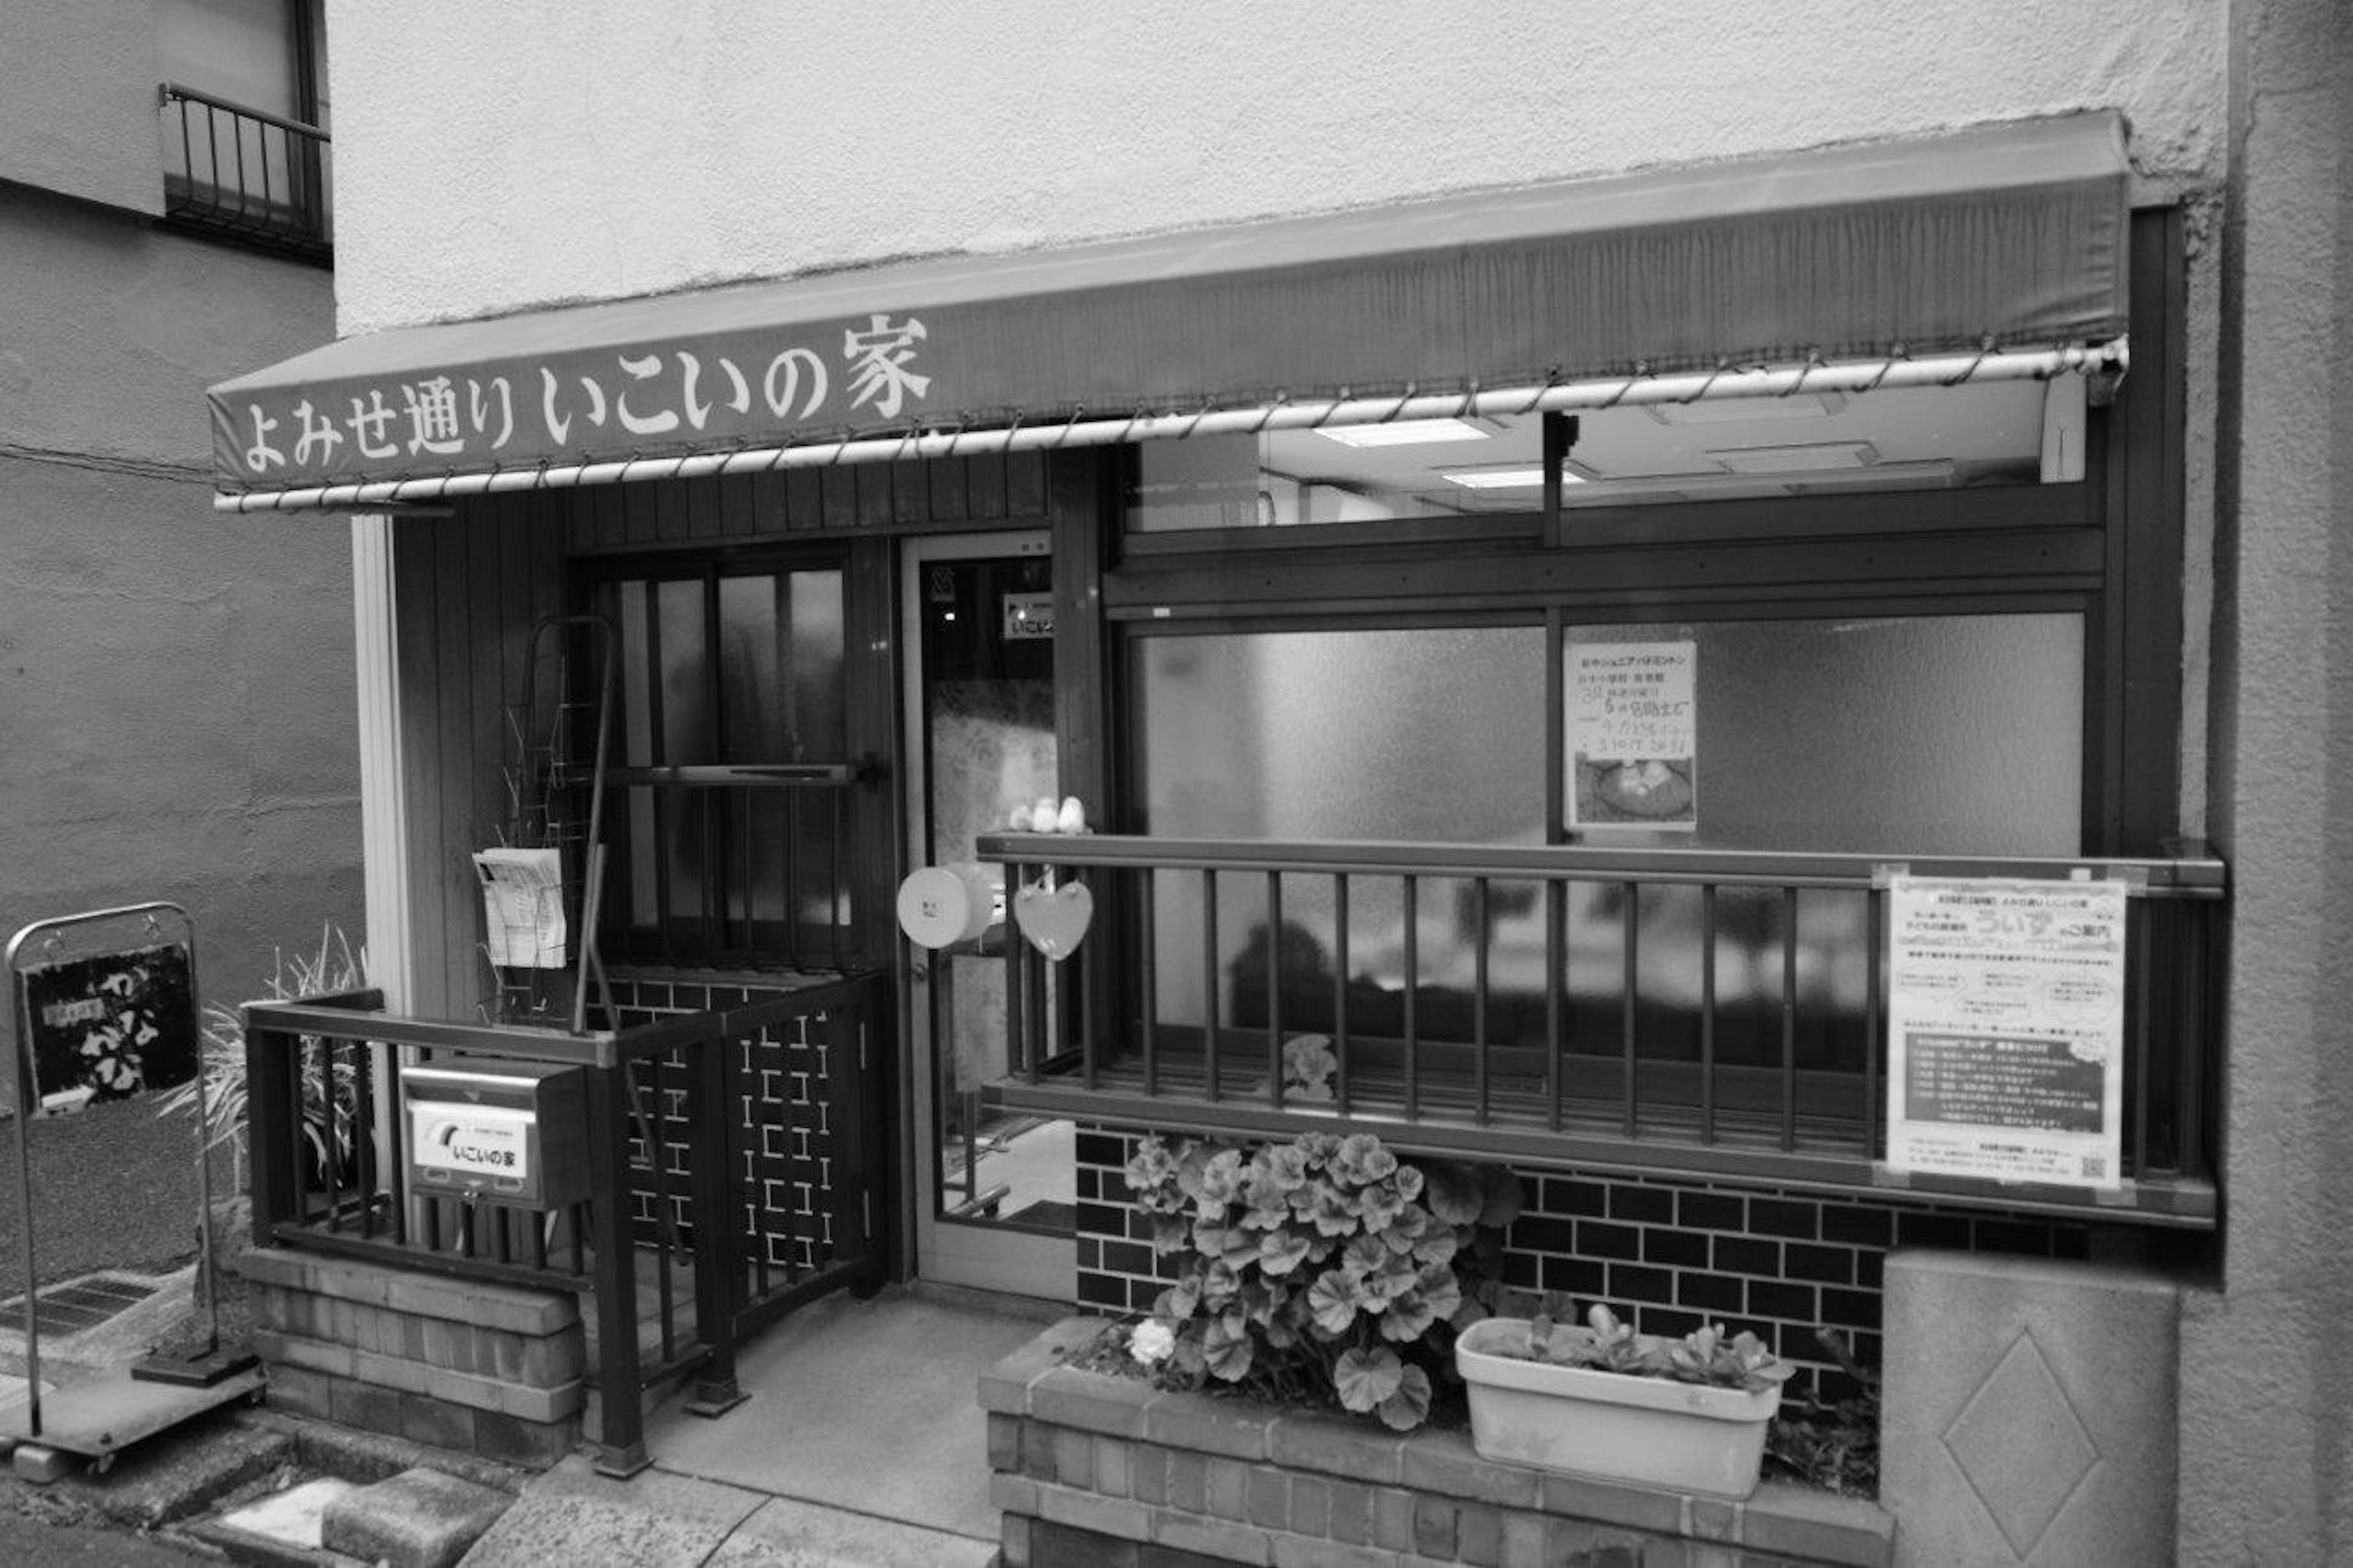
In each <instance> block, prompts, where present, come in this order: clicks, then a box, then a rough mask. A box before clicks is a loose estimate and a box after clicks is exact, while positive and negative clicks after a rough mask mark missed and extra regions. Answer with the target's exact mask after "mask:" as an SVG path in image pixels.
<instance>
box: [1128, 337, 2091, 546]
mask: <svg viewBox="0 0 2353 1568" xmlns="http://www.w3.org/2000/svg"><path fill="white" fill-rule="evenodd" d="M2083 423H2084V384H2083V379H2082V378H2081V377H2080V376H2072V375H2068V376H2060V377H2057V378H2056V379H2054V380H2052V381H2050V382H2034V381H2019V382H1989V383H1986V384H1980V385H1972V386H1957V387H1901V388H1892V389H1883V390H1881V391H1878V392H1873V393H1870V394H1867V395H1852V396H1849V395H1841V394H1838V393H1824V394H1819V395H1817V394H1812V393H1801V394H1799V395H1796V396H1792V397H1765V398H1725V399H1721V400H1715V401H1709V402H1704V403H1695V404H1689V405H1657V406H1643V407H1621V408H1605V409H1599V410H1594V411H1592V412H1588V413H1586V414H1583V415H1581V416H1578V426H1577V442H1576V445H1575V446H1574V447H1573V448H1572V449H1571V451H1570V454H1569V460H1568V464H1567V468H1565V469H1564V470H1563V474H1562V478H1563V480H1564V484H1563V489H1562V492H1561V503H1562V505H1563V506H1564V507H1567V508H1582V507H1596V506H1625V505H1630V504H1640V503H1643V502H1659V501H1683V500H1725V499H1733V498H1737V497H1743V496H1777V495H1810V494H1820V493H1823V492H1826V491H1832V490H1848V489H1868V490H1913V489H1961V488H1968V487H1973V486H1978V485H1990V484H2032V483H2034V482H2035V481H2036V480H2037V479H2081V478H2082V477H2083V475H2082V472H2081V469H2082V462H2083V439H2082V429H2083ZM1542 441H1543V420H1542V418H1541V417H1540V416H1535V415H1527V416H1504V417H1499V418H1466V419H1422V420H1409V421H1399V422H1398V423H1395V424H1389V425H1368V426H1332V427H1329V428H1325V429H1321V430H1276V431H1268V432H1264V433H1261V434H1260V435H1256V436H1249V435H1236V436H1210V437H1196V438H1193V439H1190V440H1170V441H1146V442H1143V443H1141V444H1139V445H1138V446H1136V447H1134V448H1133V450H1134V468H1133V470H1132V473H1131V476H1130V482H1129V489H1128V498H1127V505H1128V512H1127V519H1128V527H1129V528H1130V529H1131V530H1133V531H1137V532H1145V533H1158V532H1175V531H1192V530H1208V529H1218V530H1224V529H1240V528H1286V527H1295V526H1298V525H1301V524H1316V523H1347V522H1376V521H1383V520H1386V519H1392V518H1427V519H1444V518H1471V517H1480V516H1488V515H1495V514H1512V513H1520V514H1527V513H1533V512H1535V511H1537V510H1540V509H1541V508H1542V506H1543V504H1544V469H1543V447H1542Z"/></svg>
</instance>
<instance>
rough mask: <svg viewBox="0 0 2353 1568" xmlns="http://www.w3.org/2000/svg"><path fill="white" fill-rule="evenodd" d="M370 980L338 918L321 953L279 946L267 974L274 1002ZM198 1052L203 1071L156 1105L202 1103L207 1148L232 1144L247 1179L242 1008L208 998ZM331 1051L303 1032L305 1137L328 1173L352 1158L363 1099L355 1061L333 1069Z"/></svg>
mask: <svg viewBox="0 0 2353 1568" xmlns="http://www.w3.org/2000/svg"><path fill="white" fill-rule="evenodd" d="M267 984H268V988H269V1000H270V1001H273V1002H292V1001H298V1000H300V999H301V998H302V997H306V996H330V995H333V994H336V993H338V992H343V991H355V990H357V989H359V988H360V987H361V986H363V985H365V984H367V953H366V951H365V950H364V949H357V950H355V949H353V946H352V945H351V943H350V942H349V941H347V940H346V939H345V938H344V936H343V932H342V931H337V930H335V929H334V928H333V927H332V926H326V927H322V928H321V930H320V932H319V951H318V952H315V953H310V952H295V953H293V954H292V955H289V954H287V953H286V952H284V950H282V949H281V950H280V951H279V952H278V953H277V957H276V968H275V971H274V972H273V973H271V975H270V977H269V981H268V982H267ZM199 1055H200V1058H201V1059H200V1060H199V1063H198V1066H197V1071H196V1076H195V1078H192V1079H189V1080H188V1081H187V1082H186V1083H184V1084H182V1085H180V1086H179V1087H178V1088H177V1089H174V1090H172V1091H171V1092H170V1093H169V1094H167V1095H165V1096H164V1098H163V1099H162V1100H159V1101H157V1103H156V1108H155V1113H156V1114H157V1115H158V1116H194V1115H197V1114H199V1107H201V1108H202V1109H201V1114H202V1116H203V1118H204V1124H205V1147H206V1150H207V1151H208V1152H209V1151H212V1150H216V1149H221V1148H227V1149H228V1150H230V1151H231V1154H232V1158H233V1159H234V1160H235V1162H236V1172H237V1185H238V1186H240V1187H242V1186H243V1185H244V1182H245V1161H246V1151H247V1140H248V1128H247V1119H246V1100H247V1093H246V1090H247V1084H246V1070H245V1021H244V1019H243V1018H242V1017H240V1016H238V1013H237V1009H236V1008H234V1007H228V1006H224V1005H221V1004H220V1003H218V1002H207V1003H206V1004H205V1010H204V1024H203V1047H202V1050H201V1052H200V1053H199ZM327 1057H328V1052H327V1051H325V1050H324V1049H322V1048H321V1047H320V1045H319V1043H318V1042H317V1041H316V1040H314V1039H312V1038H310V1037H305V1038H304V1039H303V1041H302V1051H301V1059H302V1141H303V1142H304V1143H305V1144H307V1145H308V1146H309V1149H310V1152H311V1163H312V1165H313V1168H314V1169H315V1170H317V1171H319V1172H322V1173H323V1172H326V1171H329V1170H341V1169H343V1168H344V1167H346V1166H348V1165H349V1163H350V1162H351V1159H352V1154H353V1138H354V1136H355V1128H354V1122H353V1119H354V1117H355V1116H356V1114H357V1110H358V1101H359V1092H358V1086H357V1084H356V1083H355V1082H354V1080H353V1070H354V1069H353V1063H351V1062H350V1061H348V1060H345V1061H339V1062H337V1063H335V1064H334V1066H333V1068H332V1071H331V1070H330V1068H329V1066H328V1062H327Z"/></svg>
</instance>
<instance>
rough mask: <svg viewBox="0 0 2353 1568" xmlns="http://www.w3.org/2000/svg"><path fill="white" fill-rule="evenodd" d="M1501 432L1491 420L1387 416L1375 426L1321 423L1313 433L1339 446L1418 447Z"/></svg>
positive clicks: (1484, 437) (1485, 436) (1474, 439)
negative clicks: (1393, 417)
mask: <svg viewBox="0 0 2353 1568" xmlns="http://www.w3.org/2000/svg"><path fill="white" fill-rule="evenodd" d="M1502 431H1503V426H1500V425H1497V424H1496V423H1495V422H1494V421H1493V420H1492V419H1391V420H1388V421H1386V422H1384V423H1381V424H1377V425H1325V426H1319V427H1317V429H1316V432H1315V433H1316V434H1317V435H1318V436H1321V437H1324V438H1325V439H1327V440H1332V441H1337V442H1339V443H1340V445H1342V446H1343V447H1421V446H1429V445H1433V444H1435V443H1437V442H1440V441H1483V440H1485V439H1487V437H1490V436H1495V435H1500V434H1501V433H1502Z"/></svg>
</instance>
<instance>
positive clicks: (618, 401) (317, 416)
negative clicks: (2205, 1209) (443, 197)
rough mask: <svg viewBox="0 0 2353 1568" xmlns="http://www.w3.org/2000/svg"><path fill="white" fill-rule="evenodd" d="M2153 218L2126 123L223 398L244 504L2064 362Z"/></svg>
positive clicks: (2112, 351) (895, 267) (589, 313)
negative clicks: (2137, 178)
mask: <svg viewBox="0 0 2353 1568" xmlns="http://www.w3.org/2000/svg"><path fill="white" fill-rule="evenodd" d="M2127 217H2128V214H2127V208H2126V162H2125V146H2124V128H2123V124H2122V121H2120V120H2119V118H2118V117H2117V116H2116V115H2115V114H2114V113H2112V112H2102V113H2096V114H2083V115H2071V116H2064V117H2061V118H2055V119H2048V120H2037V121H2019V122H2014V123H2010V124H2004V125H1998V126H1991V127H1986V128H1981V129H1976V130H1970V131H1965V132H1957V133H1955V134H1952V135H1948V136H1943V137H1938V138H1935V139H1933V140H1924V141H1911V142H1887V143H1880V144H1873V145H1867V146H1852V147H1839V148H1831V149H1828V150H1823V151H1817V152H1810V153H1793V154H1788V155H1784V156H1779V157H1772V158H1757V159H1745V160H1740V161H1736V162H1731V163H1716V164H1709V165H1705V166H1702V167H1696V168H1684V169H1674V170H1666V171H1660V172H1655V173H1650V174H1630V175H1622V176H1617V177H1612V178H1609V179H1599V180H1585V181H1576V182H1568V183H1561V184H1547V185H1540V186H1532V187H1527V188H1524V189H1516V190H1507V191H1493V192H1482V193H1476V194H1472V195H1459V196H1451V197H1447V198H1444V199H1442V200H1434V201H1425V202H1416V203H1409V204H1404V205H1395V206H1388V207H1380V208H1371V209H1366V210H1363V211H1356V212H1347V213H1339V214H1330V215H1324V216H1315V217H1307V218H1293V219H1282V220H1275V221H1270V222H1263V223H1255V224H1246V225H1239V226H1227V227H1219V228H1208V229H1198V230H1190V231H1186V232H1183V233H1177V234H1170V235H1162V236H1155V237H1146V238H1139V239H1131V240H1121V241H1114V242H1110V243H1105V244H1099V245H1091V246H1084V247H1072V248H1069V249H1063V250H1052V251H1041V252H1033V253H1025V254H1020V255H1011V256H989V257H968V256H955V257H943V258H933V259H927V260H922V261H911V262H902V263H894V264H892V265H888V266H881V267H875V268H865V269H861V270H857V271H849V272H841V273H834V274H827V275H821V276H812V277H803V278H796V279H787V280H784V281H781V282H771V283H758V284H746V285H739V286H733V287H727V288H715V289H702V290H698V291H695V292H691V293H681V294H674V295H665V296H660V297H657V298H650V299H640V300H621V301H616V302H612V303H607V304H596V305H581V306H567V307H563V308H559V309H554V310H534V311H530V312H526V313H522V314H518V315H513V316H506V317H501V318H498V319H494V320H488V321H459V322H451V323H447V324H442V325H435V326H426V327H415V328H406V329H401V330H396V331H385V332H377V333H372V334H369V335H366V336H363V337H357V338H349V339H344V340H343V341H340V342H332V343H329V344H327V345H326V346H324V347H322V348H319V349H315V350H312V351H311V352H310V353H304V354H300V355H297V356H296V357H294V358H292V359H290V360H287V361H285V362H283V363H279V364H276V365H272V366H269V368H267V369H265V370H261V371H257V372H255V373H253V374H249V375H245V376H240V377H237V379H235V380H233V381H228V382H224V383H222V384H219V385H218V386H216V387H214V388H212V389H211V391H210V393H209V394H208V396H209V399H210V402H211V405H212V415H213V432H214V461H215V472H216V484H217V488H218V489H219V490H220V491H221V496H220V500H219V502H218V504H220V505H221V506H222V507H223V508H224V509H226V510H252V509H261V508H275V507H285V506H351V505H366V504H379V503H383V502H388V501H396V500H405V499H424V498H430V497H433V496H436V495H441V494H450V493H459V494H462V493H468V492H478V491H481V490H485V489H509V488H520V487H524V486H531V485H542V484H578V483H587V482H596V481H598V480H601V479H621V478H638V477H650V476H652V475H654V474H657V473H679V472H685V473H689V474H693V473H703V472H718V471H729V472H734V471H743V470H744V468H760V467H771V468H774V467H788V466H798V465H799V464H801V463H803V462H810V461H825V462H839V461H854V460H860V459H863V458H892V457H899V456H935V455H938V454H940V453H941V452H943V451H947V450H956V451H965V450H973V449H976V448H977V447H978V446H980V445H987V446H995V447H1003V446H1006V445H1032V444H1045V445H1051V444H1060V443H1063V442H1067V441H1074V440H1088V441H1109V440H1116V439H1133V438H1143V437H1153V436H1163V435H1181V434H1186V433H1189V432H1192V431H1196V430H1200V429H1205V428H1232V427H1242V428H1247V427H1250V423H1251V422H1252V421H1256V422H1257V423H1259V424H1292V423H1302V422H1304V423H1327V422H1333V421H1343V420H1369V419H1378V418H1389V417H1399V416H1417V415H1419V414H1421V413H1424V412H1429V411H1432V410H1433V409H1434V408H1436V407H1440V406H1444V407H1461V406H1464V405H1466V402H1467V403H1468V404H1469V405H1472V406H1476V407H1478V408H1479V409H1481V410H1482V411H1493V410H1495V409H1499V408H1504V407H1529V408H1533V407H1538V406H1542V407H1578V406H1598V405H1603V404H1606V403H1614V402H1620V401H1627V402H1655V401H1662V400H1670V399H1672V400H1675V401H1684V400H1688V399H1690V398H1692V397H1699V396H1724V395H1760V394H1769V393H1772V392H1775V391H1787V390H1788V389H1789V386H1790V384H1791V382H1792V379H1793V378H1794V379H1795V381H1796V382H1797V383H1798V384H1802V385H1804V386H1806V387H1807V388H1809V389H1820V390H1829V389H1831V387H1832V386H1840V387H1844V388H1847V389H1849V390H1862V389H1867V388H1868V387H1870V386H1874V385H1880V384H1904V383H1917V382H1919V381H1922V380H1951V379H1956V378H1957V376H1959V375H1965V374H2038V375H2042V374H2055V373H2057V372H2060V371H2063V370H2068V369H2074V368H2084V367H2086V366H2088V365H2091V364H2095V363H2115V362H2116V358H2117V356H2118V355H2119V353H2120V352H2121V344H2120V343H2116V342H2112V341H2113V340H2117V339H2120V338H2121V335H2122V334H2123V332H2124V330H2125V325H2126V249H2127V247H2126V224H2127Z"/></svg>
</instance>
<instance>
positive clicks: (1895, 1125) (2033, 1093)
mask: <svg viewBox="0 0 2353 1568" xmlns="http://www.w3.org/2000/svg"><path fill="white" fill-rule="evenodd" d="M1887 908H1888V1002H1887V1014H1888V1016H1887V1028H1888V1072H1887V1097H1888V1105H1887V1164H1888V1167H1889V1168H1890V1169H1891V1170H1896V1171H1910V1172H1917V1173H1924V1174H1936V1175H1947V1176H1978V1177H1983V1178H1985V1179H1987V1180H1990V1181H2001V1182H2047V1183H2054V1184H2063V1185H2068V1186H2083V1187H2107V1188H2113V1187H2116V1186H2117V1185H2118V1184H2120V1181H2121V1173H2120V1169H2119V1156H2120V1153H2121V1151H2122V1134H2123V1121H2124V1113H2123V1112H2124V1032H2125V1031H2124V996H2125V888H2124V884H2123V883H2121V882H2090V881H2084V882H2050V881H2022V880H2010V879H1992V878H1926V877H1904V876H1899V877H1895V878H1894V879H1891V880H1890V882H1889V884H1888V894H1887Z"/></svg>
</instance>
